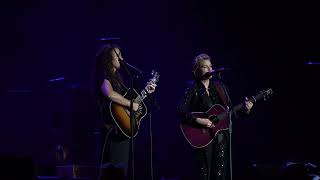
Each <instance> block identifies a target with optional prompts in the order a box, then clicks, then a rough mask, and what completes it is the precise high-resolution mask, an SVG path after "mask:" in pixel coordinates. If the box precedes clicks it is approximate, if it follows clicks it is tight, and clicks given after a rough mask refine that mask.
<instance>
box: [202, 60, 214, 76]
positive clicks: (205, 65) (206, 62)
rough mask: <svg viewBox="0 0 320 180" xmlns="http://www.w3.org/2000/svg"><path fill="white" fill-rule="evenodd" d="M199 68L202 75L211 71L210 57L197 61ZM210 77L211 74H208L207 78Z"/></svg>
mask: <svg viewBox="0 0 320 180" xmlns="http://www.w3.org/2000/svg"><path fill="white" fill-rule="evenodd" d="M199 69H200V73H201V75H204V74H206V73H207V72H209V71H212V64H211V61H210V59H205V60H202V61H200V62H199ZM211 77H212V76H210V77H209V79H210V78H211Z"/></svg>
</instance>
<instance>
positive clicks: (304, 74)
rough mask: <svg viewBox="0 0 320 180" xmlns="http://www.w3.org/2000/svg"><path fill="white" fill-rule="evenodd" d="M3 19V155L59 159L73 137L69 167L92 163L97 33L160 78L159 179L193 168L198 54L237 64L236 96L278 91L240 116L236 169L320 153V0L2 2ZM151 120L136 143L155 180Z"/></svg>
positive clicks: (232, 77) (145, 171)
mask: <svg viewBox="0 0 320 180" xmlns="http://www.w3.org/2000/svg"><path fill="white" fill-rule="evenodd" d="M0 15H1V16H0V22H1V29H0V39H1V41H0V49H1V54H0V58H1V64H0V79H1V94H0V95H1V96H0V97H1V98H0V99H1V101H0V109H1V111H0V118H1V127H0V128H1V129H0V135H1V136H0V137H1V138H0V140H1V141H0V144H1V150H0V154H3V155H7V154H13V155H18V156H27V157H31V158H32V159H34V161H36V162H37V163H38V164H39V165H41V164H51V165H55V164H56V163H57V162H56V160H55V145H56V144H66V145H67V146H69V149H70V152H71V154H70V155H71V156H70V158H69V160H68V162H65V163H80V164H88V163H89V164H90V163H94V162H95V160H96V142H95V140H96V138H95V135H94V133H93V132H94V130H95V129H94V127H95V123H96V111H95V108H94V107H95V102H94V99H93V95H92V91H93V89H92V87H93V86H92V85H93V76H92V74H93V73H92V71H93V69H94V58H95V53H96V51H97V49H98V47H99V46H100V45H101V42H99V41H98V39H99V38H100V37H120V38H121V41H120V42H119V43H120V45H121V46H122V48H123V53H124V56H125V58H126V60H127V61H128V62H130V63H131V64H134V65H136V66H137V67H139V68H140V69H142V70H143V71H145V72H147V73H149V72H150V71H151V69H157V70H158V71H159V72H160V75H161V76H160V82H159V85H158V87H157V92H156V93H155V98H156V99H157V101H158V103H159V105H160V109H159V110H156V109H153V110H154V112H153V114H152V132H153V155H154V156H153V157H154V159H153V163H154V172H155V177H161V176H170V177H187V176H189V177H191V179H192V177H193V175H194V172H193V168H194V165H193V161H192V156H191V149H190V147H189V145H188V144H187V143H186V141H185V140H184V139H183V137H182V134H181V133H180V129H179V126H178V125H179V124H178V122H179V121H178V119H177V118H176V117H175V107H176V104H177V102H178V101H179V98H180V97H181V95H182V93H183V86H184V82H185V81H187V80H190V77H191V76H190V71H191V62H192V60H193V58H194V57H195V56H196V55H197V54H198V53H201V52H206V53H208V54H209V55H210V56H212V58H213V62H214V65H217V67H221V66H228V67H231V68H232V71H230V72H227V73H225V74H224V75H223V77H224V80H225V82H226V83H227V85H228V86H230V87H231V92H230V93H231V96H232V99H233V101H234V103H235V104H236V103H239V102H241V101H242V99H243V97H244V96H251V95H255V94H257V93H259V91H260V90H262V89H267V88H272V89H273V90H274V92H275V94H274V96H273V97H272V98H271V99H269V100H268V101H264V102H259V103H258V104H257V105H256V107H255V110H254V112H253V114H252V115H251V116H249V117H248V118H246V120H243V121H236V122H234V134H233V135H234V136H233V137H234V138H233V141H234V146H233V152H234V171H235V174H236V175H237V177H241V176H244V172H245V171H246V170H247V169H248V167H249V166H250V164H251V163H252V162H257V163H262V164H268V163H271V164H278V163H281V162H283V161H286V160H297V161H308V160H310V161H314V162H317V161H319V159H320V157H319V153H317V152H319V147H318V145H317V139H316V138H317V137H318V135H317V132H318V127H319V122H318V120H319V117H318V106H319V105H318V102H319V88H318V87H317V83H318V82H319V68H320V65H306V64H305V63H306V62H307V61H308V60H309V59H308V58H310V57H316V58H317V57H319V35H318V33H317V32H318V31H319V28H318V26H317V19H318V18H317V17H319V12H318V11H317V9H316V3H314V2H311V1H304V2H303V3H293V2H290V1H288V2H286V1H282V2H279V1H266V2H261V1H252V0H246V1H241V2H240V1H207V0H197V1H169V0H161V1H142V0H140V1H124V0H117V1H103V0H95V1H83V0H77V1H75V0H69V1H59V0H55V1H53V0H44V1H38V0H28V1H18V0H15V1H2V2H1V4H0ZM315 61H317V59H315ZM59 77H64V81H59V82H56V83H48V80H50V79H54V78H59ZM141 82H142V83H141V84H142V85H144V82H145V81H144V79H143V80H141ZM149 125H150V121H149V120H148V118H145V119H144V120H143V122H142V124H141V131H140V132H139V135H138V137H137V139H136V152H137V156H136V162H137V163H138V164H137V165H136V171H137V176H138V177H140V178H146V179H148V178H149V176H150V173H149V171H150V170H149V164H150V155H149V152H150V143H149V140H150V137H149V135H150V133H149Z"/></svg>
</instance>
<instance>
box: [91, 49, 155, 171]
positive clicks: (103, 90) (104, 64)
mask: <svg viewBox="0 0 320 180" xmlns="http://www.w3.org/2000/svg"><path fill="white" fill-rule="evenodd" d="M122 61H123V57H122V54H121V49H120V47H119V46H117V45H114V44H113V45H110V44H107V45H104V46H103V47H102V48H101V49H100V50H99V51H98V54H97V55H96V86H97V102H98V106H99V109H100V118H101V119H102V120H101V122H103V124H104V126H105V129H106V133H105V138H104V139H105V140H104V143H103V151H102V157H101V164H102V163H111V164H113V165H115V166H118V167H119V166H120V167H122V169H123V174H126V172H127V167H128V161H129V139H128V138H127V137H126V136H124V135H123V134H122V133H121V131H120V130H119V128H118V127H117V126H116V124H115V123H114V121H113V120H112V115H111V113H110V111H109V105H110V102H111V101H112V102H114V103H117V104H119V105H121V106H123V107H127V108H129V107H130V100H129V99H126V98H125V97H124V96H123V94H124V93H125V92H126V91H127V90H128V88H127V87H126V86H125V84H124V81H123V79H122V76H121V75H120V73H119V70H120V68H121V66H122V65H121V64H122V63H121V62H122ZM155 87H156V85H155V84H153V83H150V84H148V85H147V87H146V90H147V91H148V93H152V92H154V91H155ZM132 108H133V111H137V110H138V108H139V104H138V103H136V102H133V106H132Z"/></svg>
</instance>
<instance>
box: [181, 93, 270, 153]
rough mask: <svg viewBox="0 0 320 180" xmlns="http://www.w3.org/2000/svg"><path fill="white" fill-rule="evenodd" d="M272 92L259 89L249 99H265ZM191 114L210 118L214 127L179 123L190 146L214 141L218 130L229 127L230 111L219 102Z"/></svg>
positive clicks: (241, 105) (252, 100)
mask: <svg viewBox="0 0 320 180" xmlns="http://www.w3.org/2000/svg"><path fill="white" fill-rule="evenodd" d="M272 94H273V91H272V89H268V90H263V91H260V93H259V94H258V95H256V96H252V97H251V98H249V101H251V102H253V103H255V102H257V101H259V100H261V99H263V100H266V99H267V98H268V97H269V96H270V95H272ZM243 107H244V104H243V103H241V104H238V105H236V106H234V107H233V110H234V111H239V110H241V109H243ZM192 116H193V117H195V118H208V119H210V120H211V121H212V122H213V123H214V125H215V127H212V128H207V127H204V126H202V125H200V124H196V123H194V124H188V123H181V124H180V128H181V131H182V133H183V135H184V137H185V138H186V140H187V141H188V142H189V143H190V145H191V146H193V147H195V148H203V147H206V146H207V145H209V144H210V143H212V142H213V141H214V138H215V136H216V135H217V133H218V132H220V131H225V130H228V129H229V124H230V121H229V118H230V111H229V110H228V109H226V108H225V107H223V106H222V105H220V104H215V105H213V106H212V107H211V108H210V109H209V110H208V111H207V112H193V113H192Z"/></svg>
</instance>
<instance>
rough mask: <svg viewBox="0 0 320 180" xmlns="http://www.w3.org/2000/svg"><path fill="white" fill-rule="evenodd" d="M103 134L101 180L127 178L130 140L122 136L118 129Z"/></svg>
mask: <svg viewBox="0 0 320 180" xmlns="http://www.w3.org/2000/svg"><path fill="white" fill-rule="evenodd" d="M110 130H111V131H110V132H107V133H105V137H104V138H103V139H104V146H103V152H102V153H103V154H102V156H103V167H104V169H105V170H104V172H102V178H101V180H104V179H117V180H122V179H126V178H127V172H128V163H129V150H130V149H129V148H130V141H129V140H130V139H128V138H126V137H125V136H123V135H122V133H121V132H120V130H119V129H116V128H113V129H110Z"/></svg>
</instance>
